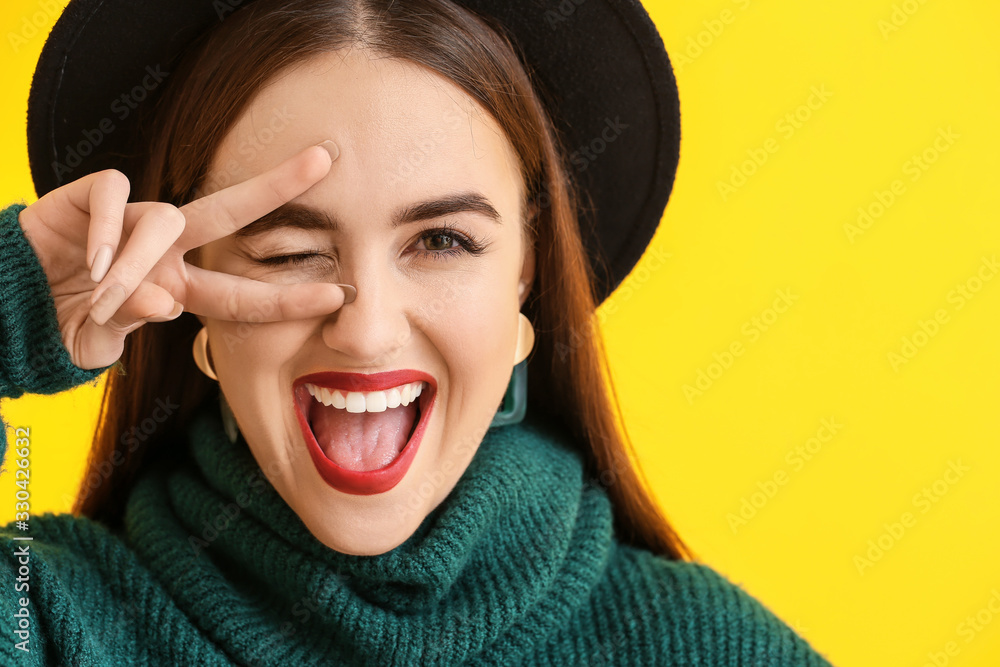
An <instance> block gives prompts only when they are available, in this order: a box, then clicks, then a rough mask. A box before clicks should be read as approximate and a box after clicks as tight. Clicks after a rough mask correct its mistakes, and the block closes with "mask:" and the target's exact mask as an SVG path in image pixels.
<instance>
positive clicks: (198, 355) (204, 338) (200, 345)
mask: <svg viewBox="0 0 1000 667" xmlns="http://www.w3.org/2000/svg"><path fill="white" fill-rule="evenodd" d="M191 351H192V353H193V354H194V363H195V364H197V366H198V368H199V369H201V372H202V373H204V374H205V375H207V376H208V377H210V378H212V379H213V380H218V379H219V378H218V376H216V374H215V369H214V368H212V362H211V361H209V359H208V327H202V328H201V331H199V332H198V335H197V336H195V337H194V345H193V346H192V350H191Z"/></svg>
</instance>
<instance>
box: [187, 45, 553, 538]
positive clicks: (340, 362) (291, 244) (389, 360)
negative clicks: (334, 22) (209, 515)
mask: <svg viewBox="0 0 1000 667" xmlns="http://www.w3.org/2000/svg"><path fill="white" fill-rule="evenodd" d="M326 139H331V140H333V141H334V142H335V143H336V144H337V146H338V147H339V150H340V153H339V157H337V159H336V160H335V161H334V162H333V165H332V167H331V169H330V172H329V174H327V175H326V176H325V177H324V178H323V179H322V180H321V181H319V183H317V184H316V185H314V186H313V187H312V188H310V189H309V190H308V191H306V192H305V193H304V194H302V195H301V196H299V197H297V198H295V199H293V200H292V202H291V204H293V205H295V206H297V207H301V208H298V209H297V210H295V211H288V212H284V213H282V212H281V210H282V209H278V213H276V214H270V215H268V216H265V217H264V218H261V219H260V220H259V221H256V222H255V223H251V225H247V226H246V227H244V228H243V230H241V231H251V230H253V229H254V227H255V226H256V227H257V228H259V227H261V225H260V224H258V223H263V222H268V221H269V222H274V223H277V224H268V225H266V227H267V228H266V230H264V231H261V233H256V234H250V235H246V236H243V237H241V238H237V235H236V234H234V235H232V236H229V237H226V238H223V239H219V240H217V241H214V242H212V243H210V244H207V245H205V246H203V247H202V250H201V253H202V254H201V258H200V262H199V263H200V264H201V265H202V266H203V267H204V268H207V269H211V270H215V271H221V272H225V273H230V274H235V275H239V276H245V277H248V278H253V279H255V280H261V281H267V282H273V283H283V284H287V283H295V282H320V281H329V282H334V283H347V284H350V285H353V286H355V287H356V289H357V299H356V300H355V301H354V302H352V303H349V304H347V305H345V306H343V307H342V308H341V309H339V310H337V311H335V312H331V313H330V314H329V315H327V316H325V317H318V318H311V319H302V320H289V321H278V322H261V321H257V322H256V323H246V322H244V323H240V322H230V321H224V320H214V319H206V318H204V317H201V316H199V319H201V320H202V322H203V323H204V324H206V325H207V326H208V332H209V352H210V354H211V358H212V362H213V365H214V368H215V371H216V374H217V375H218V377H219V382H220V384H221V387H222V391H223V393H224V394H225V396H226V399H227V401H228V402H229V405H230V407H231V408H232V410H233V413H234V414H235V416H236V420H237V422H238V423H239V426H240V430H241V431H242V433H243V436H244V438H245V439H246V441H247V443H248V444H249V446H250V449H251V451H252V452H253V455H254V457H255V458H256V460H257V462H258V463H259V464H260V466H261V468H262V469H263V470H264V471H265V473H266V474H267V476H268V478H269V479H270V481H271V483H272V484H273V485H274V487H275V488H276V489H277V491H278V492H279V493H280V494H281V496H282V498H284V500H285V501H286V502H287V503H288V504H289V506H291V507H292V509H293V510H295V512H296V513H297V514H298V516H299V517H301V519H302V521H303V523H304V524H305V525H306V527H307V528H308V529H309V530H310V532H311V533H312V534H313V535H315V536H316V538H317V539H318V540H320V541H321V542H323V543H324V544H326V545H328V546H329V547H331V548H333V549H336V550H337V551H340V552H344V553H348V554H356V555H374V554H379V553H383V552H386V551H389V550H391V549H393V548H395V547H396V546H398V545H399V544H401V543H402V542H403V541H405V540H406V539H407V538H408V537H409V536H410V535H411V534H412V533H413V532H414V530H415V529H416V528H417V527H418V526H419V524H420V523H421V521H422V520H423V519H424V517H425V516H426V515H427V514H428V513H429V512H430V511H431V510H433V509H434V508H435V507H436V506H437V505H438V504H439V503H440V502H441V501H442V500H443V499H444V498H445V497H446V496H447V495H448V493H449V492H450V491H451V489H452V488H453V487H454V485H455V483H456V482H457V481H458V479H459V478H460V477H461V476H462V473H463V472H464V471H465V469H466V466H467V465H468V464H469V462H470V461H471V459H472V457H473V455H474V454H475V452H476V450H477V448H478V446H479V443H480V441H481V439H482V437H483V435H484V434H485V432H486V428H487V427H488V426H489V423H490V421H491V420H492V418H493V415H494V414H495V413H496V410H497V408H498V406H499V405H500V403H501V401H502V399H503V395H504V392H505V391H506V387H507V383H508V381H509V379H510V375H511V370H512V368H513V365H514V355H515V349H516V345H517V332H518V317H517V315H518V311H519V310H520V307H521V304H522V303H523V300H524V297H525V296H526V295H527V293H528V291H529V288H530V284H531V280H532V278H533V275H534V255H533V253H532V252H531V250H530V247H529V246H528V244H527V243H526V239H525V238H523V236H522V233H521V224H522V218H521V201H522V196H523V182H522V179H521V175H520V170H519V164H518V161H517V157H516V155H515V154H514V152H513V149H512V147H511V146H510V144H509V142H508V141H507V139H506V138H505V137H504V135H503V133H502V131H501V130H500V129H499V127H498V126H497V125H496V124H495V123H494V122H493V120H492V119H491V118H490V117H489V116H488V115H487V114H486V113H485V112H483V111H481V110H480V109H479V108H478V107H477V106H476V105H475V103H474V102H473V101H472V100H471V98H470V97H469V96H468V95H466V94H465V93H464V92H463V91H462V90H461V89H460V88H458V87H457V86H455V85H454V84H452V83H451V82H449V81H448V80H447V79H445V78H443V77H441V76H439V75H437V74H435V73H433V72H431V71H430V70H427V69H424V68H422V67H420V66H418V65H415V64H412V63H409V62H406V61H400V60H395V59H388V58H383V59H371V57H370V55H369V54H367V53H366V52H365V51H363V50H360V49H351V50H349V51H347V52H346V53H345V52H336V53H329V54H323V55H321V56H317V57H314V58H313V59H311V60H308V61H306V62H305V63H303V64H302V65H301V66H299V67H296V68H293V69H292V70H291V71H289V72H288V73H285V74H284V75H282V76H280V77H278V78H277V79H276V80H275V81H274V82H273V83H272V84H270V85H269V86H267V87H266V88H265V89H264V90H263V91H262V92H261V93H260V94H259V95H258V96H257V97H256V99H255V100H254V101H253V103H252V104H251V105H250V106H249V108H248V109H247V110H246V112H245V113H244V114H243V115H242V116H241V118H240V119H239V121H238V123H237V124H236V125H235V126H234V128H233V129H232V131H231V132H230V133H229V134H228V135H227V137H226V139H225V140H224V142H223V143H222V145H221V147H220V149H219V151H218V153H217V154H216V155H215V156H214V160H213V163H212V167H211V170H210V173H209V176H208V182H207V187H206V188H205V189H204V191H203V194H208V193H210V192H213V191H215V190H219V189H221V188H224V187H226V186H228V185H231V184H234V183H237V182H241V181H243V180H245V179H247V178H250V177H251V176H254V175H256V174H259V173H261V172H264V171H266V170H267V169H269V168H271V167H274V166H276V165H277V164H279V163H280V162H282V161H283V160H285V159H287V158H289V157H291V156H292V155H294V154H295V153H297V152H298V151H300V150H302V149H303V148H305V147H307V146H310V145H313V144H317V143H320V142H322V141H324V140H326ZM457 195H464V197H465V200H464V201H465V204H466V205H465V206H459V207H457V209H460V210H451V212H449V210H450V209H455V208H456V207H449V206H448V205H446V204H440V205H426V203H427V202H433V201H437V200H442V199H446V198H449V197H455V196H457ZM473 201H478V202H479V204H478V205H469V203H470V202H473ZM490 207H492V210H494V211H495V213H496V215H497V217H496V218H494V217H493V216H492V215H491V214H490ZM407 213H409V214H422V215H409V216H406V215H405V214H407ZM401 216H402V217H404V218H406V217H409V218H414V220H410V221H407V222H402V223H400V224H394V221H396V220H397V218H399V217H401ZM296 221H299V222H302V221H307V222H312V223H313V224H312V227H313V228H311V229H303V228H299V227H298V226H296V225H295V224H294V223H295V222H296ZM329 221H335V222H336V229H331V228H330V226H329ZM445 226H447V227H449V228H450V230H449V231H446V232H443V231H435V230H440V229H441V228H442V227H445ZM466 239H468V240H474V242H475V243H476V244H478V245H479V246H481V248H482V249H481V252H478V253H471V252H468V251H467V250H465V249H464V248H463V245H462V242H463V241H465V240H466ZM304 253H310V255H309V256H307V257H302V258H301V262H299V263H293V262H286V263H274V262H271V263H264V262H262V261H261V260H264V259H267V258H273V257H281V256H287V255H297V254H304ZM266 309H267V304H262V308H261V311H262V316H263V315H266V313H265V311H266ZM326 371H333V372H341V373H357V374H375V373H384V372H387V371H404V372H409V371H414V372H416V373H417V374H415V375H410V376H409V379H407V376H406V375H405V374H404V375H401V376H399V375H397V376H395V377H388V378H384V377H382V378H378V377H377V378H375V380H376V382H375V384H374V385H371V386H368V387H362V385H360V384H354V383H352V382H350V379H345V378H344V376H339V377H338V376H334V375H332V374H331V375H327V376H325V377H324V376H313V378H311V379H312V380H313V381H314V382H313V386H324V385H325V386H327V387H333V388H336V387H337V386H343V387H344V388H345V391H344V392H343V393H342V394H341V395H342V396H343V398H344V400H345V403H346V408H340V407H337V406H338V399H337V397H336V396H334V395H333V394H332V393H331V394H329V395H327V396H326V399H327V400H332V401H333V404H332V405H330V406H327V405H324V404H323V403H321V402H319V401H317V400H316V399H315V398H313V396H312V395H311V394H310V392H309V388H308V387H307V386H306V385H303V384H301V383H302V378H303V377H304V376H306V375H310V374H315V373H322V372H326ZM369 379H370V378H369ZM421 381H423V382H426V384H425V385H424V386H423V389H422V393H421V394H420V396H419V397H418V398H417V399H416V402H415V403H411V404H409V406H406V407H404V406H402V405H399V406H398V407H395V408H392V407H388V405H391V404H393V403H394V402H396V401H400V400H401V399H402V398H403V396H401V395H398V394H396V393H395V391H394V390H392V389H389V390H388V391H387V392H386V393H385V394H384V396H385V398H386V399H387V403H388V405H386V407H385V409H384V410H382V411H381V412H380V411H379V410H380V409H381V405H379V403H380V402H381V401H382V398H381V397H382V396H383V394H382V393H381V392H371V393H369V392H368V391H367V390H368V389H371V388H373V387H386V388H388V387H397V388H398V387H400V386H402V385H406V384H412V383H413V382H418V383H419V382H421ZM352 389H353V390H355V391H353V392H352V393H355V394H356V395H354V396H351V395H350V394H349V393H348V392H349V391H351V390H352ZM358 389H364V391H357V390H358ZM317 393H319V394H320V395H321V397H322V396H323V392H317ZM360 396H364V398H365V402H364V403H361V402H360V398H359V397H360ZM417 404H419V406H420V407H419V416H418V408H417V407H416V406H417ZM341 405H344V404H341ZM361 406H364V407H361ZM425 420H426V424H424V423H423V421H425ZM418 423H419V424H420V427H421V429H422V437H421V438H420V440H419V446H417V447H415V448H414V447H413V445H414V444H415V442H414V441H408V434H409V433H410V432H411V431H412V430H413V429H414V428H415V427H416V425H417V424H418ZM419 431H420V429H418V432H419ZM313 432H315V435H313ZM310 437H315V438H316V442H315V444H314V445H313V448H312V449H310V446H309V443H308V440H309V438H310ZM407 442H409V446H408V449H409V450H412V451H413V452H415V455H413V456H412V459H410V457H409V456H408V455H407V450H403V451H402V454H400V455H397V454H398V453H399V450H400V449H401V448H402V447H403V446H404V445H406V444H407ZM321 453H322V455H321ZM317 457H319V458H317ZM331 458H332V459H333V460H334V461H337V462H338V463H340V464H341V465H340V466H339V468H340V472H339V473H338V472H337V471H334V472H333V473H331V472H330V471H329V469H330V468H331V466H330V461H329V459H331ZM320 459H322V460H320ZM389 460H392V461H393V462H394V463H398V462H402V461H406V460H409V466H408V468H406V470H405V474H403V475H402V477H401V479H399V480H398V481H395V483H394V485H392V484H393V480H387V479H384V478H383V479H381V480H380V482H381V484H373V483H372V482H371V481H370V480H368V479H364V480H361V481H355V482H352V481H351V480H350V479H348V478H349V477H351V473H349V472H348V473H346V474H345V473H344V472H343V470H344V469H347V470H351V469H353V470H356V471H365V470H374V469H378V468H382V467H384V466H385V465H386V463H385V462H386V461H389ZM389 465H392V464H389ZM400 468H401V466H394V467H393V468H392V470H393V471H395V472H397V473H398V472H399V471H400ZM324 470H326V472H323V471H324ZM357 477H359V478H371V477H377V476H373V475H371V474H364V473H361V474H359V475H357ZM328 480H333V481H332V482H331V481H328ZM352 484H353V485H352ZM390 485H391V488H387V487H388V486H390Z"/></svg>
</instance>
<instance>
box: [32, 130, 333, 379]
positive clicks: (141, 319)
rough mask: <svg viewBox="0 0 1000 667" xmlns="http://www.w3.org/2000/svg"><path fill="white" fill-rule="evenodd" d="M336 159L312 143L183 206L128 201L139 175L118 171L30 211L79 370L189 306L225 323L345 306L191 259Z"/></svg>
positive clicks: (314, 290) (312, 286)
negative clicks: (205, 266)
mask: <svg viewBox="0 0 1000 667" xmlns="http://www.w3.org/2000/svg"><path fill="white" fill-rule="evenodd" d="M333 154H334V155H335V154H336V148H334V153H333ZM331 164H332V158H331V153H330V152H329V151H328V150H327V149H326V148H324V147H323V145H320V146H310V147H309V148H307V149H305V150H303V151H301V152H300V153H298V154H297V155H295V156H293V157H291V158H289V159H288V160H286V161H284V162H282V163H281V164H279V165H278V166H276V167H275V168H273V169H271V170H270V171H267V172H264V173H262V174H259V175H257V176H255V177H253V178H250V179H248V180H246V181H244V182H242V183H238V184H236V185H233V186H230V187H228V188H226V189H224V190H219V191H218V192H215V193H213V194H211V195H208V196H205V197H202V198H200V199H196V200H194V201H192V202H190V203H189V204H186V205H184V206H181V207H180V208H178V207H176V206H173V205H171V204H167V203H163V202H135V203H127V200H128V194H129V187H130V186H129V182H128V179H127V178H126V177H125V175H124V174H122V173H121V172H119V171H115V170H107V171H102V172H97V173H93V174H89V175H87V176H84V177H83V178H80V179H79V180H76V181H73V182H72V183H68V184H66V185H64V186H62V187H60V188H57V189H55V190H53V191H51V192H49V193H47V194H46V195H45V196H43V197H42V198H41V199H39V200H38V201H37V202H35V203H34V204H32V205H31V206H28V207H27V208H25V209H24V210H23V211H21V214H20V217H19V221H20V223H21V228H22V229H23V230H24V233H25V236H26V237H27V239H28V241H29V243H31V246H32V247H33V248H34V250H35V254H36V255H37V256H38V258H39V260H40V262H41V265H42V268H43V269H44V270H45V274H46V276H47V278H48V281H49V288H50V290H51V293H52V296H53V299H54V301H55V305H56V313H57V317H58V320H59V328H60V330H61V332H62V340H63V344H64V345H65V346H66V349H67V350H68V351H69V354H70V358H71V359H72V360H73V363H74V364H76V365H77V366H78V367H79V368H83V369H91V368H100V367H103V366H108V365H110V364H112V363H114V362H115V361H116V360H117V359H118V358H119V357H120V356H121V354H122V351H123V350H124V346H125V343H124V341H125V336H127V335H128V334H129V333H131V332H132V331H134V330H136V329H137V328H139V327H141V326H142V325H143V324H145V323H146V322H165V321H168V320H172V319H174V318H176V317H178V316H179V315H180V314H181V312H183V311H184V310H187V311H188V312H191V313H195V314H197V315H203V316H205V317H210V318H215V319H224V320H247V319H249V318H250V316H251V315H252V317H253V319H254V321H255V322H261V321H276V320H286V319H299V318H306V317H315V316H317V315H321V314H325V313H330V312H332V311H334V310H336V309H338V308H340V307H341V306H342V305H343V304H344V298H345V293H344V291H343V289H342V288H340V287H337V286H335V285H332V284H329V283H302V284H293V285H275V284H271V283H267V282H263V281H258V280H252V279H249V278H243V277H240V276H234V275H230V274H227V273H220V272H216V271H208V270H205V269H202V268H199V267H197V266H193V265H192V264H189V263H187V262H185V261H184V253H186V252H188V251H189V250H192V249H194V248H197V247H199V246H202V245H205V244H206V243H209V242H211V241H214V240H216V239H219V238H223V237H225V236H228V235H229V234H232V233H234V232H235V231H236V230H238V229H240V228H241V227H244V226H246V225H248V224H249V223H251V222H253V221H254V220H256V219H258V218H260V217H261V216H263V215H264V214H265V213H268V212H269V211H272V210H274V209H275V208H277V207H278V206H281V205H282V204H284V203H285V202H288V201H290V200H292V199H294V198H295V197H297V196H298V195H300V194H302V193H303V192H305V191H306V190H308V189H309V188H310V187H311V186H312V185H313V184H315V183H317V182H318V181H319V180H320V179H321V178H323V176H325V175H326V174H327V173H328V172H329V170H330V165H331ZM265 304H266V307H265Z"/></svg>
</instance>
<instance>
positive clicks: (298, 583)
mask: <svg viewBox="0 0 1000 667" xmlns="http://www.w3.org/2000/svg"><path fill="white" fill-rule="evenodd" d="M189 435H190V437H189V441H188V445H189V447H190V449H189V452H190V458H189V459H187V460H186V462H185V463H183V464H179V465H176V466H174V467H173V468H170V469H153V470H149V471H147V473H146V474H145V475H144V476H143V477H142V478H141V479H140V480H139V481H138V482H137V484H136V486H135V488H134V490H133V492H132V495H131V497H130V499H129V501H128V506H127V510H126V515H125V530H126V539H127V540H128V541H129V543H130V544H131V545H132V547H133V548H134V549H135V551H136V553H137V554H138V555H139V558H140V559H141V560H142V561H143V562H144V563H145V565H146V566H147V567H148V568H149V569H150V570H151V571H152V572H153V574H154V576H156V577H157V579H158V580H159V581H160V582H161V585H163V586H164V587H165V588H166V589H167V591H168V592H169V593H170V595H171V597H172V598H173V599H174V601H175V603H176V604H177V605H178V606H179V607H180V608H181V609H182V610H183V611H184V612H185V613H186V615H187V616H188V617H189V618H191V619H192V621H193V622H194V623H195V624H196V625H198V626H199V628H200V629H201V631H202V632H203V633H204V634H205V635H207V636H208V637H209V638H210V639H211V641H212V642H213V643H215V644H216V645H218V646H219V647H220V648H221V649H222V650H223V651H224V652H225V653H226V654H227V655H229V656H231V657H232V658H234V659H236V660H237V661H238V662H239V661H241V660H242V658H246V657H248V656H253V658H254V659H255V660H259V658H260V652H261V650H262V647H263V648H264V649H265V653H266V654H267V657H266V659H265V660H264V661H263V662H264V663H265V664H271V663H272V662H274V663H277V662H278V661H279V660H285V659H289V660H297V661H301V662H303V663H308V662H310V659H311V658H314V657H315V656H318V655H322V656H324V657H325V658H326V659H338V658H339V659H340V660H342V661H343V662H345V663H350V664H380V665H388V664H438V663H441V664H451V663H457V662H462V661H464V660H467V659H471V658H473V657H478V658H480V659H483V658H486V657H487V656H489V655H494V652H495V656H496V657H500V656H502V657H503V658H504V662H507V661H509V660H511V659H512V658H514V657H515V656H516V655H517V653H518V651H519V650H522V647H523V648H525V649H526V648H527V647H528V646H531V645H532V644H534V643H536V642H538V641H540V640H542V639H543V638H545V637H547V636H549V635H550V634H551V633H552V632H555V631H557V630H558V629H559V628H564V627H566V624H567V622H568V621H569V618H570V617H571V616H572V615H573V614H574V612H576V611H577V610H578V608H579V607H580V606H581V605H582V604H583V603H584V602H585V601H586V599H587V597H588V595H589V593H590V592H591V590H592V588H593V587H594V586H595V585H596V584H597V582H598V581H599V580H600V578H601V576H602V573H603V570H604V567H605V564H606V563H607V561H608V558H609V557H610V551H611V549H612V548H613V546H614V539H613V527H612V526H613V518H612V510H611V504H610V501H609V499H608V496H607V494H606V493H605V492H604V491H603V489H601V488H600V487H599V486H597V485H594V484H591V483H589V482H588V480H587V479H585V473H584V465H583V458H582V454H581V453H580V452H579V450H578V449H577V448H576V445H575V444H574V443H573V441H572V439H571V438H570V437H569V435H568V434H567V432H565V431H564V430H562V429H560V428H557V427H555V426H554V425H553V424H552V423H550V422H548V421H542V420H540V419H533V418H527V419H526V420H525V421H524V422H521V423H520V424H513V425H508V426H503V427H500V428H494V429H490V430H489V431H488V432H487V434H486V436H485V437H484V438H483V440H482V443H481V444H480V447H479V449H478V450H477V452H476V454H475V456H474V457H473V459H472V461H471V463H470V464H469V466H468V468H467V469H466V471H465V473H464V474H463V476H462V477H461V479H460V480H459V481H458V483H457V484H456V485H455V487H454V488H453V489H452V491H451V493H450V494H449V495H448V497H447V498H446V499H445V500H444V501H442V503H441V504H440V505H438V507H437V508H435V509H434V511H433V512H431V513H430V514H429V515H428V516H427V517H426V518H425V519H424V521H423V522H422V523H421V524H420V526H419V528H418V529H417V530H416V531H415V532H414V534H413V535H412V536H411V537H410V538H409V539H407V540H406V541H405V542H404V543H403V544H401V545H399V546H398V547H396V548H395V549H393V550H391V551H389V552H386V553H384V554H379V555H376V556H355V555H350V554H343V553H340V552H337V551H335V550H333V549H330V548H329V547H327V546H325V545H324V544H322V543H321V542H319V541H318V540H317V539H316V538H315V537H313V535H312V534H311V533H310V532H309V531H308V529H307V528H306V527H305V525H304V524H303V523H302V521H301V520H300V519H299V518H298V516H297V515H296V514H295V512H294V511H293V510H292V509H291V508H290V507H289V506H288V504H287V503H285V501H284V500H283V499H282V498H281V496H280V495H279V494H278V492H277V491H276V490H275V489H274V488H273V487H272V486H271V484H270V483H269V482H268V481H267V478H266V477H265V476H264V474H263V472H262V471H261V469H260V467H259V466H258V465H257V463H256V460H255V459H254V458H253V456H252V454H251V453H250V451H249V449H248V448H247V447H246V444H245V442H244V441H243V439H242V438H241V439H239V440H237V442H236V443H231V442H229V439H228V438H227V437H226V435H225V432H224V429H223V425H222V422H221V418H220V416H219V414H218V408H217V407H216V406H214V405H212V404H211V402H209V404H207V405H206V407H205V408H203V409H202V411H201V412H200V413H198V415H197V417H196V418H195V419H194V420H193V422H192V424H191V427H190V431H189ZM515 661H516V660H515ZM293 664H298V663H293Z"/></svg>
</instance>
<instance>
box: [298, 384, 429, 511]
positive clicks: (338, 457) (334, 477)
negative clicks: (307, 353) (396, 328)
mask: <svg viewBox="0 0 1000 667" xmlns="http://www.w3.org/2000/svg"><path fill="white" fill-rule="evenodd" d="M293 393H294V399H295V400H294V402H295V408H296V417H297V418H298V421H299V425H300V427H301V429H302V434H303V438H304V439H305V441H306V445H307V447H308V448H309V451H310V454H311V456H312V459H313V462H314V464H315V465H316V468H317V470H318V471H319V473H320V475H321V476H322V477H323V478H324V479H325V480H326V481H327V483H329V484H330V485H331V486H333V487H335V488H337V489H339V490H341V491H344V492H347V493H355V494H363V495H367V494H372V493H381V492H384V491H386V490H388V489H390V488H392V487H393V486H395V485H396V484H397V483H398V482H399V480H400V479H402V477H403V475H405V474H406V471H407V470H408V469H409V465H410V463H411V462H412V460H413V457H414V456H415V454H416V449H417V447H418V446H419V444H420V441H421V439H422V436H423V432H424V431H425V430H426V426H427V422H428V421H429V419H430V413H431V411H432V409H433V405H434V403H435V397H436V393H437V383H436V381H435V380H434V378H433V377H431V376H430V375H428V374H426V373H423V372H420V371H392V372H389V373H379V374H373V375H364V374H358V373H333V372H324V373H315V374H312V375H308V376H304V377H301V378H299V379H298V380H296V382H295V385H294V388H293Z"/></svg>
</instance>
